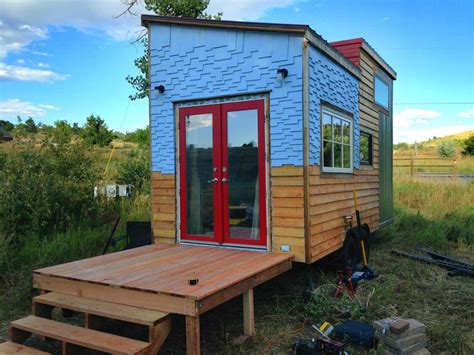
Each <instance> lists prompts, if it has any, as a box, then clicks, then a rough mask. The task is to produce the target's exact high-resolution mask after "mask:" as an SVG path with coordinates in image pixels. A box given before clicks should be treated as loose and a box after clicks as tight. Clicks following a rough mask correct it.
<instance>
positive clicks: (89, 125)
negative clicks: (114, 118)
mask: <svg viewBox="0 0 474 355" xmlns="http://www.w3.org/2000/svg"><path fill="white" fill-rule="evenodd" d="M81 136H82V138H83V139H84V142H85V143H86V144H87V145H98V146H100V147H105V146H108V145H109V144H110V143H111V142H112V140H113V139H114V134H113V132H112V130H109V128H108V127H107V125H106V124H105V121H104V120H103V119H102V118H101V117H100V116H94V115H90V116H89V117H87V122H86V124H85V126H84V128H83V129H82V131H81Z"/></svg>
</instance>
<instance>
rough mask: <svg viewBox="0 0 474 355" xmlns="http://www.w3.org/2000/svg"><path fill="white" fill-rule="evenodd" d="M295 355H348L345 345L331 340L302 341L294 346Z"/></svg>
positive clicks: (312, 339)
mask: <svg viewBox="0 0 474 355" xmlns="http://www.w3.org/2000/svg"><path fill="white" fill-rule="evenodd" d="M293 354H295V355H323V354H328V355H346V354H347V352H345V351H344V343H343V342H341V341H337V340H332V339H330V338H322V339H318V338H310V339H300V340H298V341H297V342H296V343H295V344H294V345H293Z"/></svg>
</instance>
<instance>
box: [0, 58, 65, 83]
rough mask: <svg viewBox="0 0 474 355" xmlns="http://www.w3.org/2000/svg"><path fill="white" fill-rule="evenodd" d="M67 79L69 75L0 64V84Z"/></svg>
mask: <svg viewBox="0 0 474 355" xmlns="http://www.w3.org/2000/svg"><path fill="white" fill-rule="evenodd" d="M67 78H68V75H63V74H58V73H55V72H52V71H50V70H42V69H32V68H27V67H19V66H16V65H8V64H5V63H0V82H2V81H15V80H18V81H39V82H49V81H54V80H64V79H67Z"/></svg>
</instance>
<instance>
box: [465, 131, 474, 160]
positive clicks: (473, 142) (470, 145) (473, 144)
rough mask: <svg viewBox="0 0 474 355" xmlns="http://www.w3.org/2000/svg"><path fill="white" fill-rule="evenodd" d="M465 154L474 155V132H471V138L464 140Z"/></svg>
mask: <svg viewBox="0 0 474 355" xmlns="http://www.w3.org/2000/svg"><path fill="white" fill-rule="evenodd" d="M463 154H465V155H474V134H471V135H470V136H469V138H468V139H466V140H465V141H464V150H463Z"/></svg>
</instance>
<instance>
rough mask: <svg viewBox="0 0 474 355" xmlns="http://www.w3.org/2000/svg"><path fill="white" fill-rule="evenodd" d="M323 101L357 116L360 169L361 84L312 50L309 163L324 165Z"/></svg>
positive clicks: (356, 165)
mask: <svg viewBox="0 0 474 355" xmlns="http://www.w3.org/2000/svg"><path fill="white" fill-rule="evenodd" d="M321 100H324V101H327V102H329V103H331V104H332V105H334V106H336V107H339V108H341V109H343V110H346V111H348V112H350V113H352V114H353V119H354V121H353V122H354V124H353V140H354V148H353V155H354V160H353V161H354V168H359V81H358V79H357V78H355V77H354V76H352V75H351V74H349V73H348V72H347V71H346V70H345V69H343V68H341V67H340V66H339V65H337V64H336V63H334V62H333V61H331V60H330V59H328V58H327V57H325V56H324V55H323V54H322V53H320V52H319V51H318V50H317V49H315V48H313V47H312V46H310V47H309V102H310V103H309V144H310V146H309V162H310V164H312V165H320V164H321V122H320V117H321V116H320V113H321Z"/></svg>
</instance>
